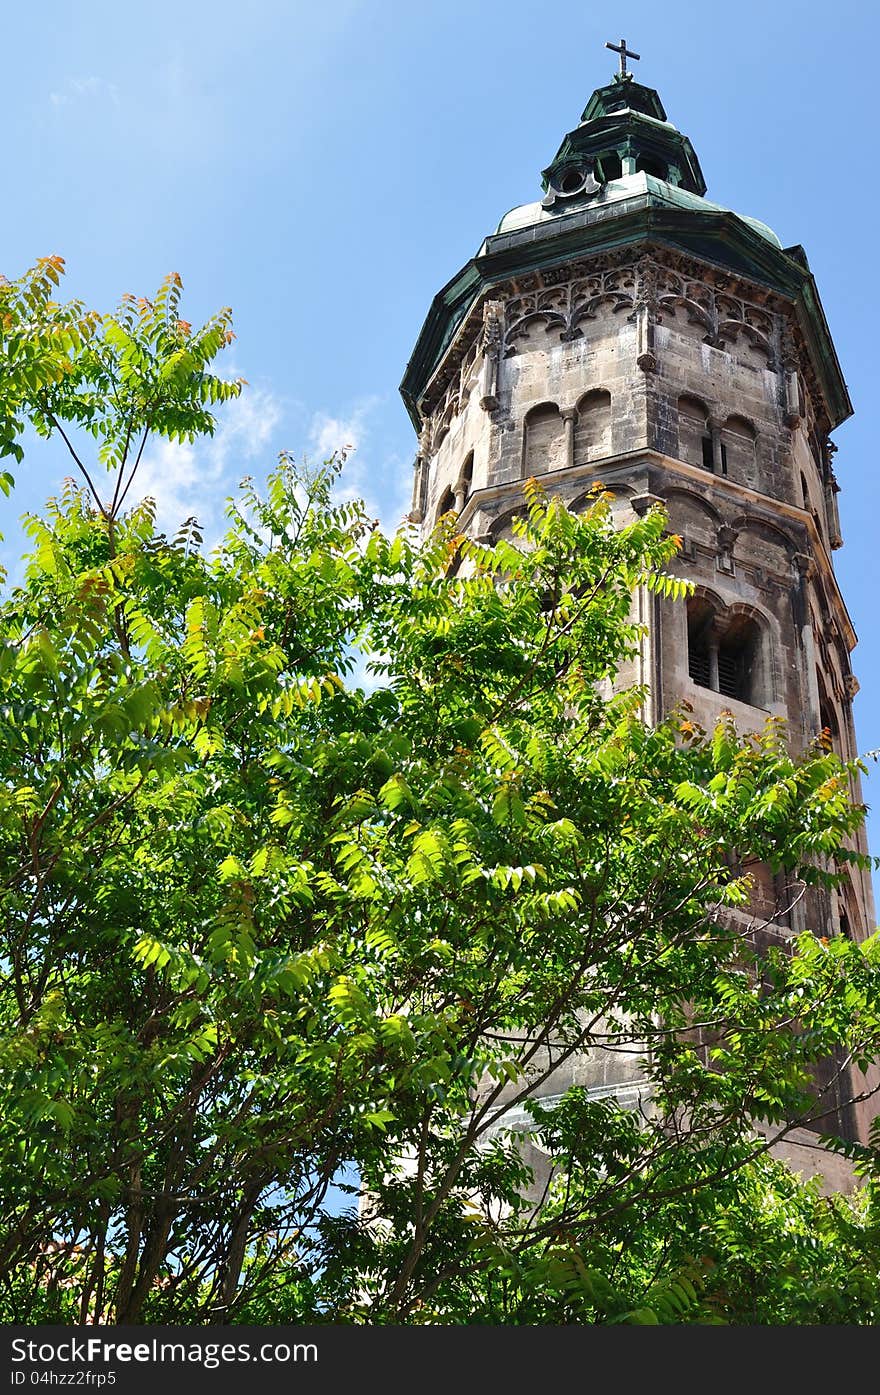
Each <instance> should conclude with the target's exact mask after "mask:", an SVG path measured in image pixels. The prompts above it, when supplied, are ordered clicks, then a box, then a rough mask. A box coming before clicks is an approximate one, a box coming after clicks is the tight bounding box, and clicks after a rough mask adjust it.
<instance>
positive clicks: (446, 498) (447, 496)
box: [435, 489, 455, 522]
mask: <svg viewBox="0 0 880 1395" xmlns="http://www.w3.org/2000/svg"><path fill="white" fill-rule="evenodd" d="M454 508H455V495H454V494H453V492H452V490H451V489H446V490H444V491H443V494H442V497H441V499H440V502H439V504H438V505H437V513H436V515H435V522H436V521H438V520H439V519H441V518H442V517H443V515H444V514H445V513H451V511H452V510H453V509H454Z"/></svg>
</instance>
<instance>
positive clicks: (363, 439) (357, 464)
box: [309, 397, 411, 533]
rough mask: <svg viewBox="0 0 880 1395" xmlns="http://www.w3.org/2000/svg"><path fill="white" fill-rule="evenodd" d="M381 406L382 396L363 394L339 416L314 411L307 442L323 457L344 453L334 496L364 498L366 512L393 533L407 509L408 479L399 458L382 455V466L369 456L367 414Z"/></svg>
mask: <svg viewBox="0 0 880 1395" xmlns="http://www.w3.org/2000/svg"><path fill="white" fill-rule="evenodd" d="M380 405H381V398H379V397H365V398H363V399H362V400H361V401H359V402H356V403H355V405H354V406H353V407H352V409H351V411H349V412H347V413H345V414H344V415H341V416H331V415H330V414H329V413H327V412H316V413H315V415H314V416H313V417H312V424H311V428H310V430H309V441H310V444H311V447H312V449H313V451H314V452H315V454H316V455H318V456H319V457H320V458H321V459H322V460H326V459H328V458H329V457H330V456H331V455H333V453H334V452H335V451H345V452H346V460H345V464H344V465H343V467H342V474H341V476H340V478H339V482H338V484H337V487H336V497H337V498H338V499H340V500H348V499H363V500H364V503H365V504H366V508H367V512H368V513H369V514H370V515H371V516H372V517H374V518H376V519H378V521H379V524H380V525H381V527H382V529H383V530H384V531H385V532H386V533H393V532H395V531H396V529H397V527H398V526H399V524H400V522H401V520H402V518H403V516H404V514H405V513H406V512H407V510H408V508H409V504H410V489H411V481H410V478H409V471H408V470H407V469H406V468H405V466H404V462H403V461H401V460H400V459H399V458H398V457H396V456H385V458H384V460H383V462H382V465H381V466H377V465H376V464H375V462H374V461H373V460H372V459H371V452H370V447H369V446H368V444H367V442H368V438H369V425H370V417H371V416H372V414H373V413H374V412H375V411H376V409H377V408H378V407H379V406H380Z"/></svg>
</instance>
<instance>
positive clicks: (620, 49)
mask: <svg viewBox="0 0 880 1395" xmlns="http://www.w3.org/2000/svg"><path fill="white" fill-rule="evenodd" d="M605 47H606V48H610V49H611V51H612V53H619V54H620V72H619V73H618V74H617V77H618V78H628V77H632V73H628V72H627V71H626V60H627V59H628V58H635V59H636V61H637V62H638V61H639V60H640V59H641V56H642V55H641V54H640V53H633V51H632V49H629V48H627V46H626V39H621V41H620V43H619V44H611V43H607V44H606V45H605Z"/></svg>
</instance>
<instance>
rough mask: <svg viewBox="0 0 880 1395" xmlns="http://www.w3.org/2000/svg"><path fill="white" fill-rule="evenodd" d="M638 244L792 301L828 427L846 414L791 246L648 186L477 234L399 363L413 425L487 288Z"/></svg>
mask: <svg viewBox="0 0 880 1395" xmlns="http://www.w3.org/2000/svg"><path fill="white" fill-rule="evenodd" d="M639 243H644V244H649V245H651V246H652V247H657V248H658V249H659V248H662V247H664V246H665V247H668V248H670V249H671V250H674V251H677V252H679V253H681V252H684V253H685V254H686V255H688V256H690V257H692V258H693V259H694V260H695V261H697V262H699V263H701V264H704V265H707V266H710V267H712V268H714V269H716V270H717V271H720V272H722V273H726V274H728V275H730V274H733V276H735V277H737V278H741V279H742V280H744V281H748V282H750V283H751V284H753V285H755V286H756V287H759V288H762V289H763V290H764V291H765V292H770V293H775V294H776V295H778V296H781V297H782V298H783V299H784V300H786V301H787V302H788V303H789V304H792V305H794V307H795V312H796V314H797V318H798V325H799V328H800V330H801V335H802V337H803V341H804V344H805V346H806V350H807V353H808V355H809V359H810V364H811V367H812V370H813V372H814V373H815V380H816V383H817V386H818V387H819V389H820V391H821V396H822V399H823V406H824V411H825V414H826V415H827V418H828V424H829V429H833V428H834V427H835V426H837V425H839V424H840V422H842V421H844V420H845V419H846V418H847V417H848V416H850V415H851V413H852V404H851V402H850V399H849V394H848V392H847V388H846V383H845V381H844V379H843V374H842V372H841V369H840V363H839V361H838V358H837V354H836V351H835V349H834V344H833V342H832V339H831V335H830V333H829V330H828V325H827V321H826V319H825V315H824V311H823V310H822V305H821V301H820V299H819V293H818V290H817V288H816V283H815V280H814V278H813V275H812V273H811V272H810V270H809V267H808V265H807V264H806V259H805V258H804V257H803V253H802V252H800V249H796V248H792V249H790V251H791V255H789V253H788V252H785V251H783V250H781V249H780V248H778V247H775V246H773V245H772V244H771V243H770V242H768V241H767V239H766V238H764V237H762V236H761V234H760V233H758V232H756V231H755V230H754V229H753V228H751V227H750V226H749V225H748V224H747V223H745V222H744V221H743V220H742V219H740V218H739V217H737V215H736V214H734V213H726V212H702V211H697V210H682V209H674V208H669V207H660V206H657V204H656V203H654V202H652V196H651V195H650V194H640V195H634V196H633V197H632V198H630V199H626V200H623V201H622V202H621V203H620V204H619V205H618V206H617V207H616V208H615V212H614V216H608V215H607V213H604V212H600V210H599V209H596V208H586V209H581V210H580V211H578V212H576V213H569V214H563V215H560V216H559V217H558V218H553V219H547V220H545V221H543V222H539V223H535V224H532V225H529V226H528V227H525V228H520V229H516V230H514V231H511V232H508V233H502V234H495V235H493V236H492V237H489V238H487V239H486V242H485V243H484V248H483V250H482V251H481V253H480V254H479V255H478V256H476V257H474V258H472V259H471V261H469V262H468V263H467V264H466V265H465V266H464V267H463V268H462V270H461V271H460V272H459V273H458V275H457V276H455V277H453V278H452V280H451V281H449V282H448V283H447V285H446V286H445V287H444V288H443V290H442V291H440V292H439V293H438V295H437V296H435V298H434V301H433V302H432V305H431V308H430V310H429V312H428V316H427V319H426V320H425V323H424V326H423V328H422V331H421V333H420V335H419V338H418V340H417V342H416V346H415V349H414V350H413V354H412V356H411V358H410V361H409V363H408V364H407V368H406V372H405V374H404V377H403V381H402V383H401V389H400V390H401V394H402V396H403V399H404V402H405V404H406V407H407V410H408V412H409V414H410V417H411V418H412V421H413V424H414V426H415V427H416V430H417V431H418V430H419V429H420V427H421V408H420V403H421V399H422V397H423V394H424V393H425V390H426V389H427V387H428V384H429V383H430V382H431V381H432V379H433V378H434V376H435V374H436V373H437V371H438V369H439V368H440V366H441V363H442V362H443V361H444V359H445V358H446V357H447V356H448V354H449V352H450V351H451V350H452V349H453V346H454V341H455V340H456V338H457V337H458V335H459V333H460V331H461V329H462V327H463V325H464V323H465V321H466V320H467V319H468V318H469V313H470V312H471V311H472V310H474V309H475V308H476V307H477V305H478V302H479V301H480V300H481V299H482V298H483V297H484V296H485V295H486V294H488V293H489V292H490V291H496V290H497V288H499V287H500V286H501V285H502V284H503V283H504V282H508V281H510V280H511V279H512V278H515V277H517V276H520V275H522V274H524V273H529V272H537V271H543V270H544V269H545V268H550V267H558V266H561V265H564V264H565V263H566V262H569V261H576V260H578V259H579V258H583V257H586V256H602V255H608V254H609V253H614V252H617V253H620V252H628V253H629V254H630V255H636V244H639Z"/></svg>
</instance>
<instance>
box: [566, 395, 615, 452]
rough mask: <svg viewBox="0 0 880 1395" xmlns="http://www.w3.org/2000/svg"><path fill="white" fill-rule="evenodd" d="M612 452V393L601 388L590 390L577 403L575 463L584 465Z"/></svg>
mask: <svg viewBox="0 0 880 1395" xmlns="http://www.w3.org/2000/svg"><path fill="white" fill-rule="evenodd" d="M610 453H611V394H610V392H605V391H604V390H603V389H601V388H599V389H597V390H596V391H595V392H588V393H585V395H584V396H583V397H582V398H581V400H580V402H579V403H578V405H577V419H576V421H575V427H574V463H575V465H584V464H586V462H587V461H589V460H600V459H601V458H602V456H603V455H610Z"/></svg>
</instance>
